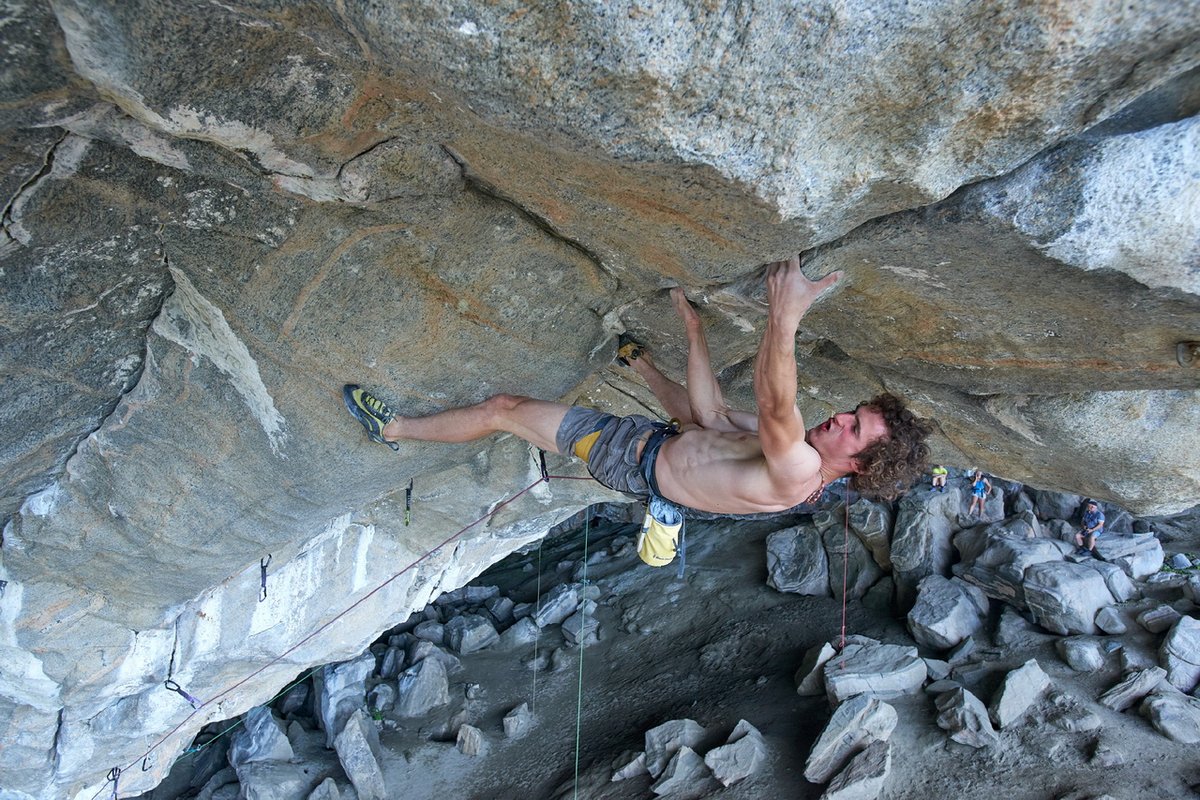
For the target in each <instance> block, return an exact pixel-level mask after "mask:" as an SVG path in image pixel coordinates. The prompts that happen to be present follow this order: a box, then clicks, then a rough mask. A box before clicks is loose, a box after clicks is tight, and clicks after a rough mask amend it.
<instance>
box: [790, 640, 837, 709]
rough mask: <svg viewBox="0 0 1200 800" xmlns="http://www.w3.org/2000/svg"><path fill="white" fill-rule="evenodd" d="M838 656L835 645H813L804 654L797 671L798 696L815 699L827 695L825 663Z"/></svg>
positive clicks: (827, 643)
mask: <svg viewBox="0 0 1200 800" xmlns="http://www.w3.org/2000/svg"><path fill="white" fill-rule="evenodd" d="M835 655H837V651H836V650H834V649H833V645H832V644H830V643H829V642H822V643H821V644H818V645H813V646H812V647H810V648H809V649H808V651H807V652H806V653H805V654H804V660H803V661H801V662H800V668H799V669H798V670H796V694H799V695H801V696H804V697H814V696H816V695H819V694H824V693H825V674H824V672H823V669H822V668H823V667H824V666H825V662H826V661H828V660H829V659H831V658H833V657H834V656H835Z"/></svg>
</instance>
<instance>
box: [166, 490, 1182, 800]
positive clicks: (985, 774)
mask: <svg viewBox="0 0 1200 800" xmlns="http://www.w3.org/2000/svg"><path fill="white" fill-rule="evenodd" d="M960 483H961V479H959V480H955V481H952V486H951V491H949V492H947V493H945V494H932V493H930V492H929V491H928V490H927V489H919V490H917V491H915V492H914V493H912V494H911V495H910V496H909V497H908V498H906V499H904V500H902V501H901V502H900V503H899V504H898V505H897V506H896V507H894V508H890V507H882V506H872V505H870V504H863V503H855V504H854V505H852V506H851V512H852V513H851V514H850V515H849V521H848V522H847V521H846V515H845V514H844V506H842V505H841V503H840V502H839V501H838V499H837V498H827V499H826V503H825V505H826V508H825V510H824V511H822V512H819V513H817V514H815V515H811V516H809V515H804V516H797V517H792V518H783V517H780V518H775V519H770V520H753V521H736V522H734V521H728V520H725V521H721V520H714V521H706V522H696V523H693V524H691V526H690V533H689V536H688V539H687V542H688V550H687V559H686V566H685V569H684V571H683V577H682V579H681V578H679V577H678V575H677V572H676V569H675V568H674V566H672V567H670V568H664V569H657V570H656V569H651V568H649V567H646V566H644V565H642V564H641V563H640V561H639V560H638V558H637V555H636V553H635V551H634V547H633V540H634V537H635V536H636V525H634V524H631V523H630V522H628V521H627V520H624V519H621V516H622V514H624V513H628V512H627V511H625V510H624V509H622V508H620V507H606V508H604V509H602V510H601V512H600V513H603V514H604V515H605V516H603V517H589V519H590V520H591V521H590V522H589V524H588V525H587V526H586V545H587V549H586V557H585V550H584V545H585V530H584V529H582V528H581V527H580V526H579V525H578V524H576V525H568V526H563V527H564V529H563V530H561V531H556V532H552V533H551V535H550V536H548V537H547V539H546V541H545V542H544V543H543V544H542V546H541V547H540V548H537V549H534V550H532V551H529V552H525V553H522V554H516V555H513V556H511V557H509V558H508V559H506V560H505V561H503V562H501V563H500V564H498V565H496V566H495V567H493V568H492V569H491V570H489V571H488V572H486V573H485V574H484V575H482V576H480V577H479V578H478V579H477V580H476V581H475V582H473V583H472V584H471V585H470V586H469V587H465V588H464V589H461V590H458V591H456V592H453V593H450V594H448V595H444V596H443V597H442V598H440V599H439V600H438V601H437V602H435V603H434V604H431V606H429V607H428V608H426V609H424V610H423V611H420V612H417V613H416V614H414V615H413V617H412V618H411V619H410V620H409V621H408V622H407V623H405V624H404V625H402V626H400V627H399V628H398V629H396V630H394V631H390V632H389V633H388V634H387V635H386V636H384V637H383V639H382V640H381V641H380V642H379V643H377V644H376V645H375V646H373V647H372V648H371V651H370V652H369V653H365V654H364V655H363V656H362V657H361V658H359V659H356V660H354V661H351V662H346V663H344V664H341V665H331V666H329V667H325V668H323V669H322V670H320V671H318V673H317V675H316V676H315V680H313V681H305V682H302V683H300V684H299V685H297V686H296V687H295V688H293V689H291V690H290V691H289V692H287V693H286V694H285V695H284V696H283V697H281V698H280V699H279V700H278V701H276V702H275V703H274V704H273V706H272V707H264V708H261V709H258V710H256V711H255V712H251V714H249V715H247V717H246V719H245V720H244V723H243V725H241V726H239V727H238V728H236V729H235V730H234V731H232V732H230V733H228V734H226V735H223V736H220V737H218V738H215V739H213V737H212V733H213V732H215V731H216V730H219V728H218V727H217V726H214V727H213V729H212V730H210V731H209V732H207V733H206V734H205V735H202V736H201V738H200V739H199V740H198V742H197V744H198V745H206V744H207V746H205V747H204V749H202V750H201V751H200V752H199V753H197V754H194V755H190V756H188V757H185V758H184V759H182V760H181V762H180V764H179V765H177V767H176V769H175V770H174V771H173V772H172V775H171V777H170V778H169V779H168V781H167V782H166V783H164V784H163V785H162V786H160V787H159V788H158V789H157V790H155V791H154V792H153V793H151V794H150V795H148V796H149V797H151V798H153V800H166V799H167V798H176V797H200V798H204V799H205V800H232V798H235V797H246V798H258V799H260V800H266V799H267V798H271V800H283V798H298V800H305V798H313V800H328V798H337V797H340V798H347V797H350V798H353V797H356V796H357V797H359V798H368V797H405V798H411V800H420V799H421V798H430V799H431V800H432V798H444V797H462V798H480V799H481V800H482V799H483V798H530V799H534V798H575V797H582V798H642V797H648V796H653V795H655V794H661V795H663V796H670V797H713V798H729V800H735V799H736V798H765V797H806V798H807V797H811V798H817V797H826V798H829V799H830V800H833V798H839V799H841V800H845V799H846V798H873V797H879V798H888V799H890V800H900V799H901V798H914V799H915V798H921V799H922V800H924V799H925V798H928V797H933V796H946V797H950V796H959V797H989V796H993V795H994V794H995V793H996V792H997V791H1003V792H1004V796H1005V797H1006V798H1009V799H1010V800H1021V799H1022V798H1029V800H1034V798H1037V799H1038V800H1043V799H1044V798H1077V799H1078V800H1083V798H1101V797H1104V796H1108V797H1112V798H1118V799H1119V798H1134V797H1143V796H1155V797H1159V798H1185V797H1195V796H1197V794H1198V791H1200V789H1198V788H1197V787H1200V763H1198V762H1197V760H1196V758H1195V747H1194V745H1195V743H1196V742H1198V741H1200V701H1198V700H1196V699H1194V698H1193V697H1192V696H1191V695H1189V694H1185V692H1194V691H1196V681H1197V678H1198V677H1200V666H1198V665H1197V664H1196V653H1197V652H1200V631H1198V630H1197V629H1198V628H1200V623H1197V620H1196V618H1197V617H1200V612H1198V611H1197V605H1196V602H1195V601H1196V600H1197V599H1198V598H1197V595H1196V588H1197V586H1198V585H1200V577H1195V576H1196V575H1197V573H1200V569H1197V568H1196V567H1190V566H1189V567H1187V568H1172V567H1171V566H1170V564H1171V563H1172V557H1173V556H1175V555H1176V554H1181V553H1183V554H1191V555H1195V554H1197V552H1198V551H1200V513H1197V512H1196V511H1195V510H1193V512H1190V513H1189V514H1185V515H1183V516H1181V517H1178V518H1174V519H1172V520H1134V519H1132V518H1130V517H1129V516H1128V515H1126V514H1122V513H1121V512H1120V510H1119V509H1113V508H1109V509H1108V513H1109V518H1110V521H1111V523H1110V524H1111V525H1112V527H1114V528H1116V529H1117V531H1115V532H1113V533H1111V534H1109V535H1108V536H1107V537H1105V538H1104V539H1102V540H1101V544H1102V546H1101V548H1099V550H1100V553H1101V555H1104V554H1105V552H1106V551H1105V549H1104V548H1105V547H1107V552H1108V555H1107V556H1105V560H1104V561H1100V560H1097V559H1092V558H1090V557H1079V556H1077V555H1075V554H1074V553H1073V552H1072V551H1073V546H1072V545H1070V544H1068V543H1066V542H1064V541H1063V537H1066V536H1069V534H1070V531H1071V530H1072V528H1071V524H1072V523H1071V521H1070V518H1071V515H1077V506H1078V501H1079V499H1078V498H1071V497H1070V496H1065V495H1055V494H1052V493H1038V492H1034V491H1027V490H1024V489H1023V488H1022V487H1019V486H1016V485H1012V484H1007V485H1006V484H1004V483H1003V482H997V483H998V484H999V485H998V486H997V487H996V489H995V490H994V492H993V494H992V496H991V497H990V498H989V502H988V505H987V508H986V509H985V513H984V519H983V520H982V521H979V520H972V519H969V518H967V517H966V516H965V513H964V512H965V509H966V502H965V492H960V491H959V488H960V487H959V485H958V484H960ZM594 513H595V512H593V514H594ZM1050 514H1059V515H1063V516H1065V517H1067V520H1065V521H1056V520H1055V519H1054V518H1053V517H1051V516H1049V515H1050ZM575 522H576V523H579V522H581V520H579V519H577V520H576V521H575ZM1122 530H1123V532H1122ZM1135 530H1136V531H1137V532H1136V533H1135ZM881 532H882V535H880V533H881ZM914 541H916V542H918V543H919V544H920V548H921V553H923V554H925V555H926V556H928V555H930V554H936V553H938V552H941V551H942V550H943V549H944V548H943V545H944V544H946V543H952V545H953V550H952V551H951V552H950V554H949V556H948V560H947V561H946V563H944V564H936V563H934V564H933V566H928V565H926V567H922V566H920V564H919V563H917V560H914V559H913V558H912V557H911V553H909V551H908V550H906V548H909V550H911V549H912V547H911V546H912V543H913V542H914ZM814 542H817V543H820V546H817V547H815V548H814V547H812V545H813V543H814ZM843 552H846V553H848V554H849V555H848V556H847V557H846V558H843V557H842V555H841V554H842V553H843ZM864 554H866V556H865V557H864ZM1164 559H1165V563H1166V566H1164ZM926 560H927V561H928V560H929V559H926ZM936 561H937V559H936V558H934V559H933V562H936ZM931 563H932V562H931ZM1175 563H1176V564H1180V565H1182V564H1184V563H1185V562H1183V561H1180V560H1178V559H1175ZM872 565H873V566H872ZM585 570H586V574H585ZM921 572H924V574H920V573H921ZM843 582H844V583H845V584H846V585H847V586H848V587H849V593H850V594H851V595H858V596H851V597H850V598H849V599H848V601H847V603H846V609H845V610H846V632H847V634H848V636H847V639H846V641H845V645H844V647H840V646H839V645H841V644H842V642H841V631H842V615H843V604H842V601H841V589H842V585H843ZM774 587H779V588H782V589H789V591H786V592H785V591H780V590H779V589H778V588H774ZM796 592H809V594H797V593H796ZM1000 598H1005V599H1000ZM500 631H502V632H500ZM1051 631H1054V632H1051ZM498 632H499V633H498ZM580 640H582V641H583V642H584V645H585V646H584V647H582V648H581V647H580V646H579V641H580ZM830 645H832V646H830ZM798 685H799V691H798ZM1176 687H1178V688H1176ZM864 690H865V691H864ZM688 721H690V722H688ZM225 727H226V728H227V727H228V725H227V726H225ZM331 731H340V733H339V734H338V735H337V736H333V735H332V734H331V733H330V732H331ZM210 740H211V742H210ZM727 744H728V746H727V747H723V746H725V745H727ZM718 748H721V749H718ZM643 753H644V754H645V756H644V757H642V758H641V759H639V756H641V755H642V754H643ZM706 762H707V763H706ZM231 765H232V766H231ZM648 769H651V770H653V772H654V775H651V774H650V773H649V772H648V771H647V770H648ZM576 774H578V777H577V778H576ZM617 778H622V779H619V780H618V779H617ZM723 783H729V785H728V786H723V785H722V784H723Z"/></svg>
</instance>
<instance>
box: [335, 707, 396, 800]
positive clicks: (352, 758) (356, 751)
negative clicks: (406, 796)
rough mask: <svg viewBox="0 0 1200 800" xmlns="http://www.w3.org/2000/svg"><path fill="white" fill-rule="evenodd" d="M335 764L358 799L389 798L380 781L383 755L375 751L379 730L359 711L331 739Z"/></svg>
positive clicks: (374, 799)
mask: <svg viewBox="0 0 1200 800" xmlns="http://www.w3.org/2000/svg"><path fill="white" fill-rule="evenodd" d="M334 750H336V751H337V756H338V761H339V762H340V763H341V765H342V769H343V770H345V772H346V777H347V778H349V779H350V783H351V784H353V786H354V791H356V792H357V793H358V798H359V800H385V798H387V797H389V794H388V790H387V786H386V785H385V784H384V781H383V768H382V767H381V766H380V765H381V763H382V762H383V755H382V753H381V752H380V749H379V731H378V730H377V729H376V728H375V723H374V722H372V721H371V719H370V717H368V716H367V715H366V712H364V711H363V710H362V709H359V710H357V711H355V712H354V713H353V714H352V715H351V716H350V718H349V719H347V720H346V724H345V726H344V727H343V728H342V732H341V733H339V734H338V736H337V739H335V740H334Z"/></svg>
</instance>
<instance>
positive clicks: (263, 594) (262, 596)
mask: <svg viewBox="0 0 1200 800" xmlns="http://www.w3.org/2000/svg"><path fill="white" fill-rule="evenodd" d="M270 563H271V554H270V553H267V557H266V558H265V559H263V558H260V559H259V560H258V568H259V570H260V571H261V579H262V589H261V590H260V591H259V593H258V602H260V603H261V602H262V601H263V600H266V599H267V566H268V565H270Z"/></svg>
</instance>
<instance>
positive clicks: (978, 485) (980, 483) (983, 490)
mask: <svg viewBox="0 0 1200 800" xmlns="http://www.w3.org/2000/svg"><path fill="white" fill-rule="evenodd" d="M991 490H992V482H991V481H989V480H988V479H987V478H985V477H984V476H983V471H982V470H978V469H977V470H975V477H974V478H972V479H971V505H970V507H969V508H968V509H967V516H971V515H973V514H974V513H975V509H976V508H978V509H979V516H981V517H982V516H983V501H984V500H986V499H987V496H988V492H990V491H991Z"/></svg>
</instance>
